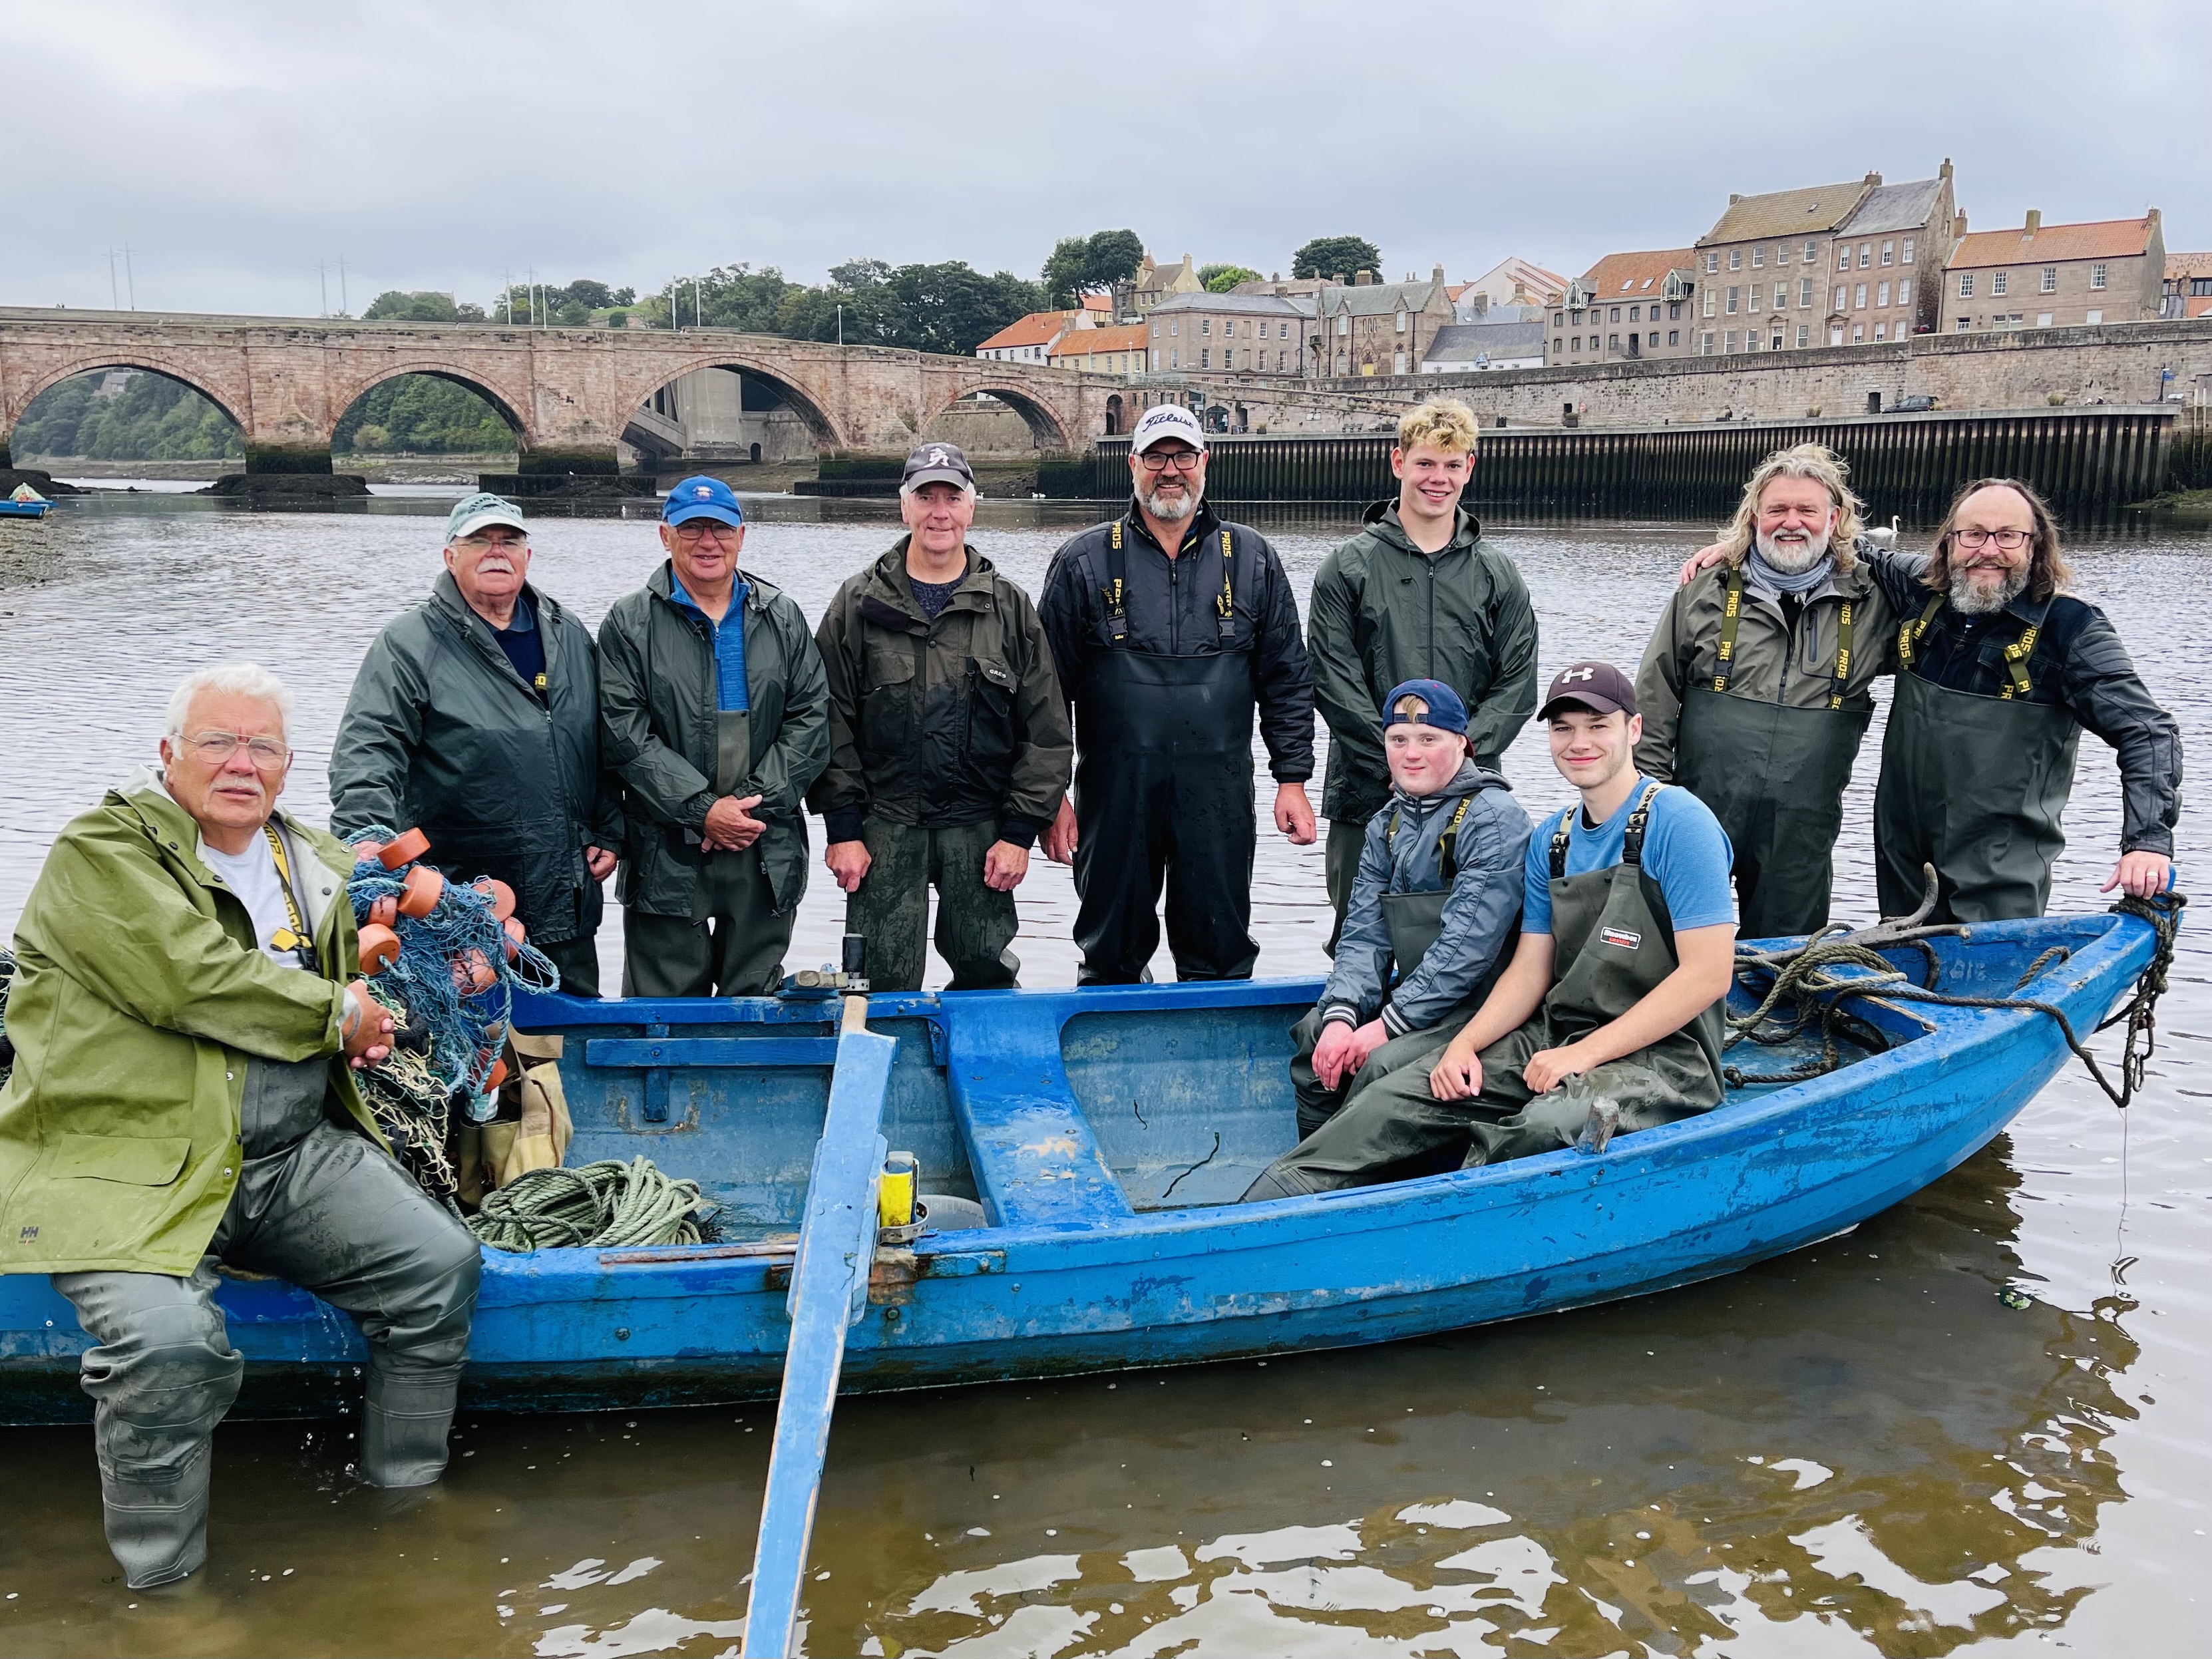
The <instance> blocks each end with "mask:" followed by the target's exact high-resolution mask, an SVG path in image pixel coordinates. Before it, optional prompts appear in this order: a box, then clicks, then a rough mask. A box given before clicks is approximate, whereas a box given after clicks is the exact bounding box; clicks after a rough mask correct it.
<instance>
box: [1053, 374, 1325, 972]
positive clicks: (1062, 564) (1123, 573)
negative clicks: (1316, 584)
mask: <svg viewBox="0 0 2212 1659" xmlns="http://www.w3.org/2000/svg"><path fill="white" fill-rule="evenodd" d="M1129 473H1130V477H1131V478H1132V479H1133V481H1134V483H1135V486H1136V497H1135V499H1134V500H1133V501H1132V502H1131V503H1130V506H1129V511H1128V512H1127V513H1124V514H1122V516H1121V517H1120V518H1119V519H1116V520H1114V521H1113V522H1112V523H1111V524H1105V525H1100V526H1097V528H1095V529H1091V530H1086V531H1085V532H1083V533H1082V534H1081V535H1079V536H1078V537H1076V538H1074V539H1073V541H1071V542H1069V543H1068V544H1066V546H1064V547H1062V548H1061V549H1060V551H1059V552H1058V553H1056V554H1054V556H1053V561H1052V568H1050V569H1049V570H1048V571H1047V572H1046V574H1045V586H1044V597H1043V599H1042V602H1041V603H1040V604H1039V605H1038V607H1037V609H1038V611H1039V613H1040V614H1041V615H1042V617H1043V619H1044V630H1045V637H1046V638H1047V639H1048V641H1051V646H1052V659H1053V662H1054V665H1056V666H1057V667H1058V669H1059V671H1060V687H1061V690H1064V691H1065V692H1066V695H1067V697H1068V699H1069V701H1070V702H1072V703H1073V705H1074V708H1075V725H1076V733H1077V736H1078V738H1079V749H1080V752H1079V757H1078V759H1077V763H1076V770H1075V799H1074V804H1073V806H1072V807H1071V806H1068V805H1062V806H1061V808H1060V815H1059V817H1057V818H1056V819H1055V820H1054V824H1053V827H1052V829H1050V830H1048V832H1047V834H1046V839H1045V851H1046V854H1047V855H1048V856H1049V857H1051V858H1053V859H1054V860H1059V861H1060V862H1063V863H1065V862H1067V861H1069V860H1073V862H1074V865H1075V886H1076V891H1077V892H1078V893H1079V895H1080V896H1081V899H1082V903H1081V906H1080V908H1079V909H1078V911H1077V913H1076V918H1075V942H1076V943H1077V944H1078V945H1080V946H1081V947H1082V949H1083V967H1082V970H1081V974H1080V976H1079V977H1080V980H1081V982H1082V983H1084V984H1086V985H1129V984H1134V983H1136V982H1138V981H1140V980H1143V979H1145V978H1146V977H1148V976H1149V970H1148V968H1147V964H1148V963H1150V962H1151V961H1152V952H1153V951H1154V950H1155V949H1156V948H1157V947H1158V945H1159V939H1160V925H1159V919H1158V916H1157V915H1155V913H1154V908H1153V907H1154V906H1155V905H1157V904H1158V902H1159V899H1160V893H1161V889H1162V887H1163V885H1164V887H1165V889H1166V892H1167V931H1168V947H1169V949H1170V951H1172V952H1173V953H1174V957H1175V964H1176V977H1177V978H1179V979H1249V978H1250V977H1251V974H1252V964H1253V963H1254V962H1255V960H1257V958H1258V957H1259V954H1260V947H1259V945H1258V944H1257V943H1256V942H1255V940H1254V939H1253V938H1252V929H1251V921H1252V860H1253V853H1254V845H1255V831H1254V827H1253V811H1252V806H1253V802H1252V722H1253V716H1254V714H1255V711H1256V713H1257V714H1258V717H1259V723H1260V735H1261V740H1262V741H1263V742H1265V743H1266V744H1267V759H1268V763H1269V766H1270V769H1271V770H1273V773H1274V775H1275V782H1276V790H1275V814H1274V816H1275V827H1276V828H1277V829H1279V830H1281V831H1282V832H1283V833H1284V834H1285V836H1289V837H1290V839H1291V842H1292V844H1293V845H1296V846H1299V847H1306V846H1310V845H1311V844H1312V843H1313V841H1314V837H1315V826H1314V812H1313V805H1312V803H1311V802H1310V801H1309V800H1308V799H1306V789H1305V785H1306V780H1307V779H1308V778H1310V777H1311V776H1312V775H1313V769H1314V757H1313V716H1314V694H1313V675H1312V672H1311V671H1310V669H1309V667H1308V666H1307V664H1306V652H1305V645H1304V641H1303V640H1301V638H1300V637H1299V634H1298V611H1297V601H1296V600H1295V599H1293V597H1292V596H1291V584H1290V579H1289V578H1288V577H1287V576H1286V575H1285V574H1284V572H1283V566H1282V562H1281V561H1280V560H1279V559H1278V558H1277V557H1276V556H1275V550H1274V549H1273V548H1272V547H1270V546H1268V545H1267V541H1266V539H1265V538H1263V537H1261V535H1260V533H1259V532H1257V531H1255V530H1253V529H1251V528H1249V526H1244V525H1237V524H1230V523H1228V522H1226V521H1225V520H1221V519H1218V518H1217V517H1215V516H1214V514H1213V512H1212V509H1211V508H1210V507H1206V505H1205V504H1204V497H1205V494H1206V436H1205V434H1204V433H1203V432H1202V431H1201V430H1200V427H1199V424H1198V422H1197V420H1196V419H1195V418H1194V417H1193V416H1192V415H1191V413H1190V411H1189V410H1187V409H1182V408H1179V407H1177V406H1176V405H1174V404H1163V405H1161V406H1160V407H1158V408H1157V409H1152V410H1146V413H1145V415H1144V416H1143V417H1142V418H1141V419H1140V420H1139V422H1137V427H1136V431H1135V433H1134V434H1133V438H1132V441H1131V443H1130V446H1129Z"/></svg>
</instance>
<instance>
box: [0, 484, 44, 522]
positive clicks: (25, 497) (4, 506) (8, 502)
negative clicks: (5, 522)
mask: <svg viewBox="0 0 2212 1659" xmlns="http://www.w3.org/2000/svg"><path fill="white" fill-rule="evenodd" d="M53 505H54V504H53V503H52V501H48V500H47V499H46V497H45V496H44V495H40V494H39V492H38V491H37V490H35V489H32V488H31V486H30V485H28V484H17V485H16V486H15V493H14V494H13V495H4V496H0V519H43V518H45V517H46V514H47V513H50V512H52V510H53Z"/></svg>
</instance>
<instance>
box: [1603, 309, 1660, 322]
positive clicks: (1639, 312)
mask: <svg viewBox="0 0 2212 1659" xmlns="http://www.w3.org/2000/svg"><path fill="white" fill-rule="evenodd" d="M1619 308H1620V307H1614V309H1615V310H1618V309H1619ZM1651 314H1652V315H1653V316H1655V317H1656V316H1657V315H1658V314H1659V313H1657V312H1656V311H1655V312H1653V313H1651ZM1628 320H1629V321H1630V322H1632V323H1640V322H1642V321H1643V320H1644V307H1641V306H1631V307H1629V308H1628Z"/></svg>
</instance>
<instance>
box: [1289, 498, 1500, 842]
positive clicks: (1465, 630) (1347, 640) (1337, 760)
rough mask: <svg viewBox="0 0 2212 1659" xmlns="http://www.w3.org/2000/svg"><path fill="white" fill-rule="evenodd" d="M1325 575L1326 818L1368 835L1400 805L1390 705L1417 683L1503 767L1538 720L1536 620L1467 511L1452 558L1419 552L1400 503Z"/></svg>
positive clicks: (1316, 671) (1317, 661)
mask: <svg viewBox="0 0 2212 1659" xmlns="http://www.w3.org/2000/svg"><path fill="white" fill-rule="evenodd" d="M1365 517H1366V526H1365V528H1364V529H1363V530H1361V531H1360V532H1359V533H1358V535H1356V536H1354V537H1352V539H1351V540H1349V541H1346V542H1343V543H1341V544H1339V545H1338V546H1337V548H1336V550H1334V552H1332V553H1331V554H1329V556H1328V557H1327V558H1325V559H1323V560H1322V562H1321V568H1320V569H1319V570H1318V571H1316V573H1315V574H1314V586H1313V603H1312V605H1311V606H1310V609H1309V611H1308V612H1307V616H1306V653H1307V655H1308V656H1310V658H1311V659H1313V678H1314V702H1316V704H1317V705H1318V706H1319V708H1320V709H1321V717H1322V720H1326V721H1327V722H1328V781H1327V782H1326V783H1325V784H1324V785H1323V786H1322V804H1321V810H1322V817H1328V818H1333V819H1334V818H1341V819H1349V820H1352V821H1355V822H1359V823H1364V822H1365V821H1366V820H1367V819H1368V818H1370V817H1373V816H1374V815H1375V813H1376V812H1377V811H1380V810H1381V809H1382V806H1383V802H1385V801H1386V800H1388V799H1389V798H1390V769H1389V766H1388V764H1386V763H1385V762H1384V761H1383V698H1385V697H1387V696H1389V695H1390V690H1391V688H1392V687H1394V686H1397V685H1402V684H1405V683H1406V682H1407V680H1442V681H1443V683H1444V684H1446V685H1449V687H1451V689H1452V690H1455V691H1456V692H1458V693H1459V695H1460V697H1461V699H1462V701H1463V702H1465V703H1466V704H1467V708H1468V722H1467V737H1468V750H1469V753H1470V755H1471V757H1472V758H1473V759H1474V763H1475V764H1476V765H1478V766H1480V767H1483V768H1485V769H1488V770H1491V771H1495V770H1497V769H1498V757H1500V756H1501V755H1503V754H1504V752H1505V750H1506V748H1507V746H1508V745H1510V744H1511V743H1512V741H1513V739H1514V738H1516V737H1518V736H1519V735H1520V733H1521V728H1522V726H1526V725H1527V724H1528V717H1529V716H1530V715H1532V714H1534V713H1535V712H1536V611H1535V607H1534V605H1531V604H1530V603H1529V599H1528V583H1526V582H1525V581H1523V580H1522V579H1521V571H1520V568H1519V567H1517V566H1516V565H1515V563H1514V562H1513V561H1512V560H1511V559H1510V558H1508V557H1506V556H1505V555H1504V554H1503V553H1501V552H1499V551H1498V550H1497V549H1496V548H1494V547H1492V546H1491V545H1490V544H1489V543H1487V542H1486V541H1484V540H1483V539H1482V526H1481V525H1480V523H1479V522H1477V520H1475V518H1474V515H1473V514H1472V513H1468V511H1467V509H1466V508H1464V507H1462V508H1461V509H1460V510H1459V520H1458V524H1457V526H1456V528H1455V530H1454V531H1453V532H1452V538H1451V541H1450V542H1449V544H1447V545H1446V546H1445V548H1444V549H1443V551H1442V552H1440V553H1437V554H1434V555H1430V554H1426V553H1424V552H1422V551H1421V550H1420V549H1419V548H1417V547H1415V546H1414V545H1413V542H1412V540H1411V539H1410V538H1408V537H1407V534H1406V532H1405V530H1404V528H1403V526H1401V525H1400V524H1399V522H1398V504H1397V502H1395V501H1377V502H1376V503H1375V504H1374V505H1373V506H1372V507H1369V508H1368V509H1367V513H1366V515H1365Z"/></svg>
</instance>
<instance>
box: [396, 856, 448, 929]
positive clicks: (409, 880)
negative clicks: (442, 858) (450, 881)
mask: <svg viewBox="0 0 2212 1659" xmlns="http://www.w3.org/2000/svg"><path fill="white" fill-rule="evenodd" d="M394 844H395V845H396V844H397V843H394ZM445 894H446V878H444V877H443V876H441V875H440V874H439V873H438V872H436V871H435V870H433V869H432V868H431V867H430V866H428V865H427V864H418V865H416V866H415V867H414V868H413V869H412V870H410V871H409V872H407V876H406V879H405V880H404V881H403V882H401V883H400V884H399V914H400V915H403V916H413V917H415V918H416V920H417V921H420V920H421V919H422V917H424V916H427V915H429V914H430V912H431V911H433V910H435V909H436V908H438V901H439V900H440V899H441V898H443V897H444V896H445Z"/></svg>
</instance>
